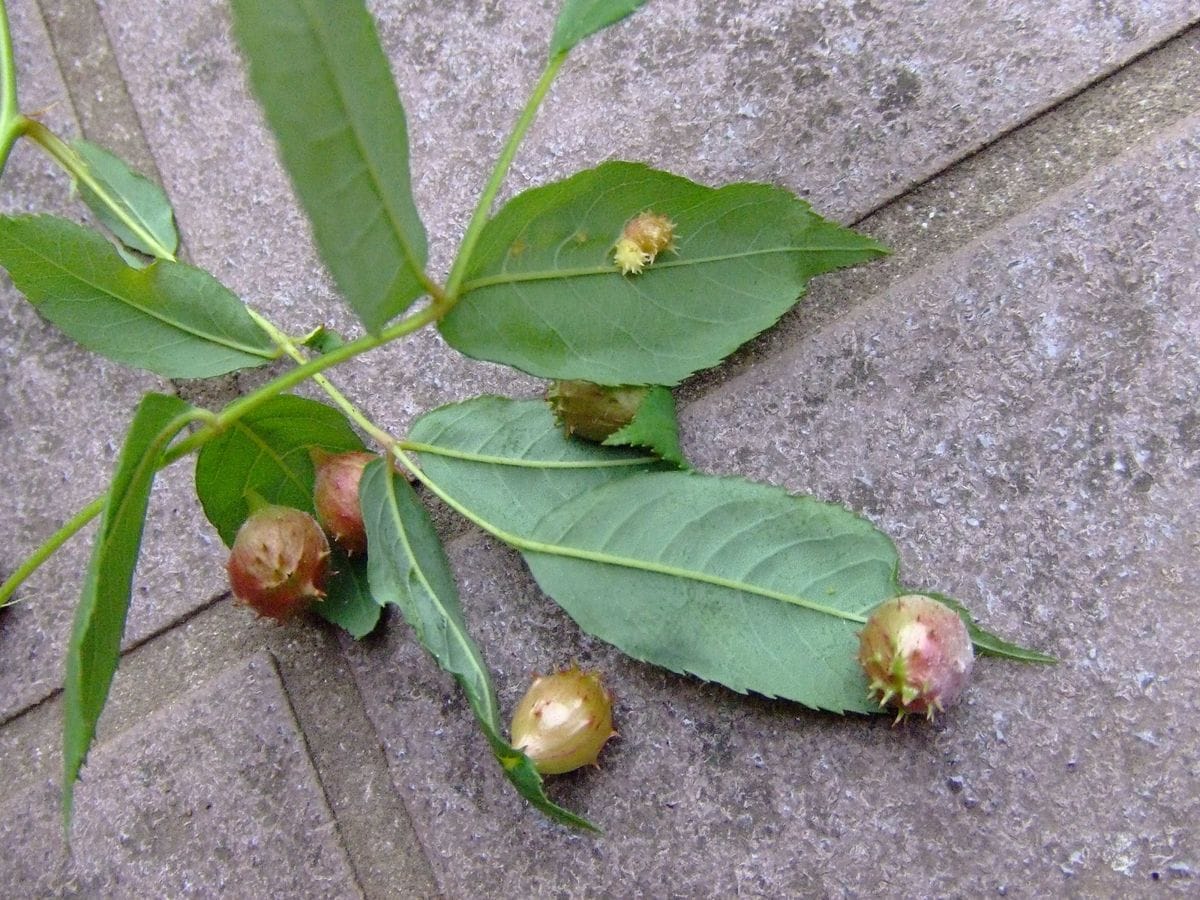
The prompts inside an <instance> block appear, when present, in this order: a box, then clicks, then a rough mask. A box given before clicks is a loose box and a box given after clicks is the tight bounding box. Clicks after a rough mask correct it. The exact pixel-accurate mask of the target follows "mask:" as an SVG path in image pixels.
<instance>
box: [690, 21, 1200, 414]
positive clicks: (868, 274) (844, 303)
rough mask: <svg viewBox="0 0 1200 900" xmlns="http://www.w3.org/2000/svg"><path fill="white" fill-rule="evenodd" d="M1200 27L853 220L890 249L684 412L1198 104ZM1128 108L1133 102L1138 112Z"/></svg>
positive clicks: (815, 294)
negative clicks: (890, 249)
mask: <svg viewBox="0 0 1200 900" xmlns="http://www.w3.org/2000/svg"><path fill="white" fill-rule="evenodd" d="M1196 98H1200V26H1198V25H1191V26H1189V27H1188V28H1187V29H1184V30H1182V31H1180V32H1178V33H1177V34H1175V35H1174V36H1173V37H1171V38H1170V39H1168V40H1166V41H1163V42H1161V43H1159V44H1158V45H1156V47H1155V48H1153V49H1152V50H1149V51H1147V52H1146V53H1142V54H1140V55H1139V56H1138V57H1137V58H1136V59H1134V60H1132V61H1130V62H1129V63H1128V64H1127V65H1124V66H1121V67H1119V68H1117V69H1115V70H1114V71H1112V72H1110V73H1109V74H1108V75H1106V76H1104V77H1102V78H1098V79H1095V80H1093V81H1092V82H1091V83H1090V84H1089V85H1087V86H1086V88H1084V89H1081V90H1079V91H1075V92H1073V93H1072V94H1071V96H1070V97H1068V98H1065V99H1064V100H1062V101H1061V102H1059V103H1056V104H1055V105H1054V106H1052V107H1050V108H1047V109H1046V110H1044V111H1042V112H1041V113H1040V114H1038V115H1035V116H1033V117H1032V118H1030V119H1028V120H1027V121H1026V122H1024V123H1022V124H1021V125H1020V126H1017V127H1015V128H1012V129H1009V130H1008V131H1007V132H1005V134H1004V135H1003V136H1000V137H998V138H996V139H995V140H993V141H990V142H988V143H987V144H986V145H984V146H983V147H981V148H980V149H978V150H977V151H976V152H974V153H971V154H968V155H967V156H965V157H963V158H962V159H960V160H959V161H958V162H956V163H955V164H954V165H952V166H949V167H947V168H945V169H943V170H942V171H941V172H939V173H938V174H937V175H935V176H933V177H932V178H929V179H926V180H925V181H923V182H921V183H920V184H919V185H915V186H913V187H912V188H911V189H910V190H907V191H905V192H904V193H902V194H900V195H898V196H897V197H895V198H894V199H893V200H890V201H888V202H887V203H884V204H881V205H879V206H878V207H876V208H875V210H874V211H873V212H871V213H870V214H869V215H867V216H864V217H862V218H860V219H858V220H857V221H855V222H854V223H853V227H855V228H857V229H860V230H862V231H863V232H865V233H867V234H870V235H871V236H872V237H875V238H877V239H879V240H882V241H883V243H885V244H887V245H889V246H891V247H892V249H893V251H894V252H893V254H892V255H891V256H889V257H886V258H884V259H881V260H877V261H875V262H873V263H871V264H870V265H867V266H861V267H858V268H853V269H847V270H843V271H840V272H835V273H830V274H827V275H824V276H822V277H821V278H818V279H816V280H814V281H813V282H812V284H810V285H809V289H808V292H807V294H806V295H805V297H804V300H803V302H802V303H800V304H799V305H798V306H796V307H795V308H793V309H792V310H791V311H790V312H788V313H785V314H784V316H783V318H782V319H781V320H780V322H779V323H777V324H776V326H775V327H774V328H773V329H770V330H768V331H767V332H764V333H763V334H762V335H760V336H759V337H757V338H755V339H754V340H752V341H750V342H749V343H747V344H746V345H744V346H743V347H741V348H740V349H739V350H737V351H735V352H734V354H733V355H732V356H730V357H729V358H728V359H727V360H726V361H725V362H724V363H723V364H722V365H721V366H720V367H718V368H716V369H711V370H708V371H706V372H701V373H699V374H697V375H696V376H693V377H692V378H691V379H689V380H688V381H687V382H685V383H684V384H683V386H682V387H681V388H680V389H678V390H677V392H676V397H677V400H678V402H679V406H680V410H681V412H682V411H683V410H684V409H686V407H687V406H688V405H690V404H691V403H693V402H696V401H697V400H699V399H700V398H702V397H705V396H707V395H708V394H710V393H713V392H715V391H717V390H718V389H720V388H723V387H724V386H725V385H727V384H730V383H732V382H734V381H737V380H738V379H740V378H742V377H746V376H752V375H753V373H754V371H755V368H756V366H758V365H762V364H765V363H767V362H770V361H771V360H773V359H776V358H778V357H780V356H781V355H783V356H784V357H786V354H787V353H788V350H789V348H790V347H791V346H793V345H794V344H795V343H796V341H797V340H798V339H799V338H802V337H804V336H807V335H810V334H813V333H815V332H817V331H820V330H822V329H824V328H826V327H829V326H830V325H832V324H833V323H834V322H836V321H838V320H840V319H841V318H843V317H844V316H847V315H850V314H851V313H852V312H853V310H854V309H855V308H857V307H858V306H860V305H862V304H870V303H872V302H874V301H876V300H877V299H878V298H881V297H883V296H884V295H885V294H886V293H887V292H888V291H889V290H891V289H892V288H893V287H894V286H895V285H896V284H898V283H900V282H902V281H904V280H906V279H908V278H909V277H911V276H912V275H914V274H915V273H917V272H920V271H922V270H925V269H928V268H930V267H931V266H933V265H936V264H937V262H938V260H939V259H941V258H943V257H947V256H950V255H953V254H955V253H957V252H958V251H959V250H960V249H961V248H962V247H965V246H968V245H970V244H972V243H974V242H975V241H976V240H978V239H979V237H981V236H982V235H984V234H986V233H988V232H990V231H993V230H995V229H997V228H1000V227H1003V225H1004V223H1006V222H1009V221H1011V220H1013V219H1016V218H1018V217H1019V216H1021V215H1023V214H1025V213H1026V212H1027V211H1028V210H1030V209H1032V208H1035V207H1036V206H1038V205H1040V204H1042V203H1044V202H1046V201H1047V200H1048V199H1049V198H1050V197H1051V196H1053V195H1054V194H1056V193H1058V192H1059V191H1060V190H1062V189H1064V188H1067V187H1069V186H1070V185H1073V184H1076V183H1078V182H1079V181H1081V180H1082V179H1085V178H1087V177H1088V176H1089V174H1090V173H1092V172H1094V171H1096V170H1098V169H1101V168H1104V167H1105V166H1107V165H1110V164H1111V163H1112V162H1113V161H1115V160H1116V159H1117V158H1119V157H1121V156H1122V155H1124V154H1125V153H1126V152H1128V151H1129V150H1130V149H1132V148H1134V147H1137V146H1138V145H1140V144H1142V143H1144V142H1145V141H1146V140H1147V137H1148V136H1149V135H1153V134H1156V133H1159V132H1162V131H1164V130H1166V129H1168V128H1170V127H1171V126H1173V125H1174V124H1176V123H1177V122H1179V121H1180V120H1182V119H1185V118H1187V117H1188V116H1189V115H1191V114H1192V113H1193V112H1194V111H1195V110H1196V109H1197V108H1200V102H1198V101H1197V99H1196ZM1134 106H1136V108H1134Z"/></svg>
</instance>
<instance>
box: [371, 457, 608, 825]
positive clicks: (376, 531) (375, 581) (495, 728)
mask: <svg viewBox="0 0 1200 900" xmlns="http://www.w3.org/2000/svg"><path fill="white" fill-rule="evenodd" d="M359 495H360V496H361V498H362V507H363V518H364V520H365V521H366V525H367V543H368V545H369V547H370V554H369V556H368V559H367V571H368V574H369V578H370V583H371V591H372V593H373V594H374V595H375V596H376V597H377V598H380V599H381V600H383V601H385V602H388V603H394V604H396V605H397V606H398V607H400V611H401V613H402V614H403V615H404V618H405V620H406V621H407V622H408V624H409V625H410V626H411V627H412V629H413V632H414V633H415V634H416V636H417V640H419V641H420V642H421V645H422V646H424V647H425V649H426V650H428V651H429V653H430V654H431V655H432V656H433V658H434V659H435V660H437V663H438V665H440V666H441V667H442V668H443V669H444V670H445V671H446V672H448V673H450V674H451V675H453V676H454V678H455V680H456V681H457V682H458V683H459V685H460V686H461V687H462V689H463V692H464V693H465V694H466V697H467V702H468V703H469V704H470V705H471V710H472V711H473V712H474V713H475V718H476V719H477V720H478V722H479V725H480V727H481V728H482V729H483V732H484V734H485V736H486V737H487V740H488V743H489V744H490V745H491V747H492V751H493V752H494V753H495V755H496V758H497V760H498V761H499V762H500V764H501V767H502V768H503V770H504V773H505V775H506V776H508V778H509V780H511V781H512V783H513V784H514V785H515V786H516V788H517V790H518V791H519V792H520V794H521V796H523V797H525V799H527V800H528V801H529V802H530V803H532V804H533V805H534V806H536V807H537V808H538V809H540V810H541V811H542V812H544V813H545V814H546V815H548V816H550V817H551V818H553V819H556V820H557V821H560V822H564V823H566V824H570V825H575V826H577V827H580V828H587V829H591V830H593V831H594V830H596V827H595V826H594V825H592V824H591V823H590V822H588V821H587V820H586V819H583V818H581V817H580V816H577V815H575V814H574V813H572V812H570V811H569V810H566V809H563V808H562V807H560V806H558V805H556V804H555V803H553V802H552V801H551V800H550V799H549V798H548V797H547V796H546V794H545V791H544V790H543V789H542V779H541V776H540V775H538V773H537V770H536V769H535V768H534V766H533V764H532V763H531V762H530V760H529V759H528V757H526V756H525V754H523V753H521V752H520V751H519V750H516V749H514V748H513V747H512V746H511V745H509V743H508V742H507V741H505V740H504V738H503V737H502V730H501V729H502V726H501V723H500V710H499V705H498V703H497V701H496V692H495V690H494V689H493V687H492V682H491V677H490V676H489V674H488V670H487V666H486V665H485V663H484V661H483V656H482V654H481V653H480V652H479V648H478V647H477V646H476V644H475V642H474V641H473V640H472V639H471V636H470V634H468V632H467V626H466V622H465V621H464V620H463V615H462V604H461V602H460V601H459V598H458V588H457V587H456V586H455V583H454V576H453V575H452V574H451V572H450V564H449V562H448V561H447V560H446V554H445V552H444V551H443V550H442V545H441V542H440V541H439V540H438V536H437V532H436V531H435V530H434V527H433V523H432V522H431V521H430V519H429V515H428V513H426V511H425V508H424V507H423V506H422V505H421V502H420V500H418V499H417V495H416V493H415V492H414V491H413V489H412V488H411V487H410V486H409V484H408V482H407V481H405V480H404V479H403V478H400V477H398V476H397V475H396V473H395V472H394V471H392V468H391V466H390V465H388V464H387V463H386V462H385V461H383V460H380V461H379V462H373V463H371V464H370V465H369V466H367V468H366V470H364V472H363V477H362V482H361V483H360V486H359Z"/></svg>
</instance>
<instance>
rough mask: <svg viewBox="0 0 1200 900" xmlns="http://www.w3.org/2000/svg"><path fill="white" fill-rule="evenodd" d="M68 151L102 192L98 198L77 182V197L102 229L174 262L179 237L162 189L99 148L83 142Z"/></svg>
mask: <svg viewBox="0 0 1200 900" xmlns="http://www.w3.org/2000/svg"><path fill="white" fill-rule="evenodd" d="M71 147H72V148H73V149H74V150H75V152H76V153H77V154H78V155H79V158H80V159H81V160H83V164H84V166H85V167H86V169H87V171H88V174H90V175H91V177H92V178H93V179H94V180H95V181H96V182H97V183H98V185H99V187H100V189H101V192H102V194H97V193H96V192H95V191H93V190H92V189H91V188H90V187H88V186H87V185H86V184H84V183H83V182H82V181H77V182H76V184H77V186H78V188H79V196H80V197H81V198H83V202H84V203H86V204H87V205H88V208H89V209H91V211H92V212H93V213H94V214H95V215H96V217H97V218H98V219H99V220H100V222H101V223H102V224H103V225H104V227H105V228H107V229H108V230H109V231H111V232H112V233H113V235H114V236H115V237H116V238H117V239H118V240H119V241H121V242H122V243H124V244H125V245H126V246H127V247H131V248H132V249H134V250H137V251H138V252H139V253H145V254H146V255H148V256H152V257H160V258H162V259H174V256H175V252H176V251H177V250H178V249H179V233H178V232H177V231H176V230H175V213H174V211H173V210H172V209H171V202H170V201H169V200H168V199H167V195H166V194H165V193H164V192H163V189H162V188H160V187H159V186H158V185H157V184H155V183H154V182H153V181H150V180H149V179H148V178H146V177H144V176H142V175H140V174H138V173H137V172H135V171H133V170H132V169H131V168H129V166H128V165H126V164H125V162H124V161H123V160H121V159H120V158H119V157H117V156H114V155H113V154H111V153H109V152H108V151H107V150H105V149H104V148H102V147H97V146H96V145H95V144H92V143H89V142H88V141H83V140H79V141H74V142H73V143H72V144H71Z"/></svg>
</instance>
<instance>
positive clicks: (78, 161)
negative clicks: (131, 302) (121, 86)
mask: <svg viewBox="0 0 1200 900" xmlns="http://www.w3.org/2000/svg"><path fill="white" fill-rule="evenodd" d="M18 119H19V120H20V122H21V131H22V133H23V134H27V135H29V137H30V138H32V139H33V141H34V142H35V143H36V144H37V145H38V146H39V147H41V148H42V149H43V150H45V151H46V153H47V154H48V155H49V156H50V158H51V159H53V160H54V161H55V162H56V163H58V164H59V165H60V166H61V167H62V168H63V169H64V170H65V171H66V173H67V174H68V175H70V176H71V177H72V178H74V179H75V180H76V181H78V182H79V183H80V184H82V185H84V186H85V187H86V188H87V189H88V190H89V191H91V192H92V193H93V194H95V195H96V197H97V198H99V199H100V201H101V202H103V203H104V205H105V206H107V207H108V208H109V209H110V210H111V211H112V214H113V215H114V216H116V217H117V218H118V219H120V220H121V222H122V224H124V225H125V227H126V228H128V229H129V230H130V231H131V232H133V234H135V235H137V237H138V239H139V240H141V241H142V242H144V243H145V245H146V246H147V247H149V248H151V249H152V250H153V251H154V255H155V256H157V257H158V258H159V259H166V260H170V261H171V262H175V254H174V253H172V252H171V251H170V250H169V249H167V248H166V247H164V246H163V245H162V244H161V243H160V242H159V241H158V239H157V238H155V237H154V235H153V234H151V233H150V232H149V231H147V230H146V228H145V226H144V225H142V223H141V222H139V221H138V220H137V219H136V218H134V217H133V216H131V215H130V214H129V210H128V209H127V208H126V206H125V204H123V203H121V202H120V201H119V200H117V199H116V198H115V197H113V196H112V195H111V194H110V193H109V191H108V188H106V187H105V186H104V185H103V184H101V183H100V182H99V181H97V180H96V179H95V178H93V177H92V173H91V172H90V171H89V170H88V166H87V163H86V162H84V161H83V159H82V158H81V157H80V155H79V154H78V153H76V152H75V150H74V149H73V148H72V147H71V146H70V145H69V144H67V143H65V142H64V141H63V140H62V139H61V138H60V137H59V136H58V135H56V134H55V133H54V132H53V131H51V130H50V129H49V128H47V127H46V126H45V125H43V124H42V123H41V122H39V121H38V120H37V119H30V118H28V117H26V116H18Z"/></svg>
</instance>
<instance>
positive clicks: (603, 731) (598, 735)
mask: <svg viewBox="0 0 1200 900" xmlns="http://www.w3.org/2000/svg"><path fill="white" fill-rule="evenodd" d="M511 731H512V742H513V746H514V747H516V748H517V749H518V750H521V751H522V752H524V754H525V755H526V756H528V757H529V758H530V760H532V761H533V764H534V766H535V767H536V768H537V770H538V771H539V772H541V773H542V774H543V775H561V774H562V773H563V772H571V771H573V770H575V769H578V768H580V767H581V766H587V765H594V764H595V762H596V759H597V758H598V757H599V756H600V750H601V748H603V747H604V745H605V743H606V742H607V741H608V739H609V738H611V737H612V736H613V735H615V734H616V732H615V731H613V727H612V697H610V696H609V693H608V691H606V690H605V689H604V685H603V684H601V683H600V677H599V676H598V675H596V674H595V673H593V672H584V671H582V670H581V669H580V668H579V667H578V666H572V667H571V668H570V669H566V670H565V671H562V672H556V673H555V674H553V675H542V676H539V677H537V678H534V680H533V684H532V685H531V686H530V688H529V691H528V692H527V693H526V694H525V696H524V697H523V698H522V699H521V702H520V703H519V704H517V709H516V711H515V712H514V713H513V720H512V729H511Z"/></svg>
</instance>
